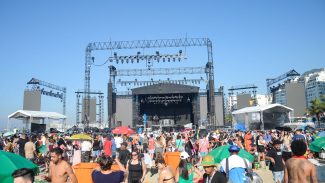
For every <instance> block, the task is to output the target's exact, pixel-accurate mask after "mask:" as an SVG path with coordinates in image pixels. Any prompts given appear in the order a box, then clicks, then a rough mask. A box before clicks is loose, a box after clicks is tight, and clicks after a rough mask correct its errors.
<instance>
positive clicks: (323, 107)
mask: <svg viewBox="0 0 325 183" xmlns="http://www.w3.org/2000/svg"><path fill="white" fill-rule="evenodd" d="M323 98H324V97H322V99H323ZM310 103H311V106H310V107H309V108H308V111H309V114H311V115H315V116H316V118H317V121H318V126H320V121H319V118H320V115H321V114H322V113H323V112H324V111H325V102H323V101H321V100H320V99H315V100H312V101H311V102H310Z"/></svg>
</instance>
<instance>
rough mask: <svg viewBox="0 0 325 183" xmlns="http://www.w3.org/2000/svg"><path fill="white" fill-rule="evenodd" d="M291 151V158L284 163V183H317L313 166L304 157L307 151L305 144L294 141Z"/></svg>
mask: <svg viewBox="0 0 325 183" xmlns="http://www.w3.org/2000/svg"><path fill="white" fill-rule="evenodd" d="M291 150H292V153H293V156H292V158H290V159H288V160H287V161H286V164H285V170H284V182H285V183H296V182H299V183H305V182H313V183H315V182H318V181H317V175H316V168H315V166H314V165H313V164H312V163H311V162H309V161H308V160H307V159H306V158H305V156H304V154H305V153H306V150H307V145H306V143H305V142H304V141H302V140H294V141H293V142H292V143H291Z"/></svg>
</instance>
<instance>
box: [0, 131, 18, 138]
mask: <svg viewBox="0 0 325 183" xmlns="http://www.w3.org/2000/svg"><path fill="white" fill-rule="evenodd" d="M15 134H16V133H15V132H12V131H9V132H6V133H4V134H3V136H4V137H9V136H12V135H15Z"/></svg>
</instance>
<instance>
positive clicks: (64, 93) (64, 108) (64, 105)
mask: <svg viewBox="0 0 325 183" xmlns="http://www.w3.org/2000/svg"><path fill="white" fill-rule="evenodd" d="M66 93H67V88H65V87H64V88H63V99H62V103H63V115H65V114H66V103H67V102H66V98H67V94H66Z"/></svg>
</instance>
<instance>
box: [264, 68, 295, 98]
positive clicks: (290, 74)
mask: <svg viewBox="0 0 325 183" xmlns="http://www.w3.org/2000/svg"><path fill="white" fill-rule="evenodd" d="M295 76H300V74H299V73H298V72H297V71H295V70H294V69H292V70H291V71H288V72H287V73H285V74H282V75H281V76H279V77H276V78H273V79H266V88H267V92H268V93H270V92H271V88H270V87H271V86H272V85H273V84H275V83H277V82H279V81H281V80H284V79H286V78H292V77H295Z"/></svg>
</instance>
